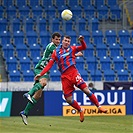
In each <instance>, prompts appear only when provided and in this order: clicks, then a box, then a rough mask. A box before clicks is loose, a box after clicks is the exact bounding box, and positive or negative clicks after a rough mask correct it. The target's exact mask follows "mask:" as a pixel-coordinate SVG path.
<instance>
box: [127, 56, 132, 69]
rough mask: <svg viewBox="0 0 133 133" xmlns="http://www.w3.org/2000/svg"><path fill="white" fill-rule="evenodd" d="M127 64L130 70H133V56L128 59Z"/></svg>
mask: <svg viewBox="0 0 133 133" xmlns="http://www.w3.org/2000/svg"><path fill="white" fill-rule="evenodd" d="M126 62H127V66H128V70H132V69H133V56H130V57H126Z"/></svg>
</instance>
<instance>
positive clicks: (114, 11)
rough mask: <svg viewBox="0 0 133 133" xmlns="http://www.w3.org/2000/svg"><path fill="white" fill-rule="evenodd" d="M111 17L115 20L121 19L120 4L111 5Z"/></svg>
mask: <svg viewBox="0 0 133 133" xmlns="http://www.w3.org/2000/svg"><path fill="white" fill-rule="evenodd" d="M110 14H111V15H110V19H111V20H113V21H116V20H120V19H121V9H120V7H119V6H118V5H113V6H110Z"/></svg>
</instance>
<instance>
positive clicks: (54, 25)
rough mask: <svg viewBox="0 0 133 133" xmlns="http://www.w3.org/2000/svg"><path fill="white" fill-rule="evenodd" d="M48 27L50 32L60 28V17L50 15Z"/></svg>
mask: <svg viewBox="0 0 133 133" xmlns="http://www.w3.org/2000/svg"><path fill="white" fill-rule="evenodd" d="M50 28H51V31H52V32H54V31H58V30H60V19H59V18H55V17H52V18H51V21H50Z"/></svg>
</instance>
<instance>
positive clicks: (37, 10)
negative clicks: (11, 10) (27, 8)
mask: <svg viewBox="0 0 133 133" xmlns="http://www.w3.org/2000/svg"><path fill="white" fill-rule="evenodd" d="M37 1H38V0H37ZM31 3H34V2H31ZM42 12H43V9H42V7H41V6H39V5H35V6H32V13H33V15H34V17H38V16H41V15H42Z"/></svg>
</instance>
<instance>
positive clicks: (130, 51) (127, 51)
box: [122, 44, 133, 58]
mask: <svg viewBox="0 0 133 133" xmlns="http://www.w3.org/2000/svg"><path fill="white" fill-rule="evenodd" d="M122 49H123V52H124V57H126V58H127V57H130V56H133V45H132V44H125V45H122Z"/></svg>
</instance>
